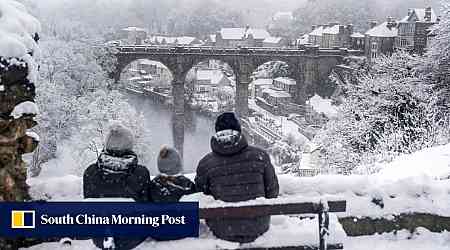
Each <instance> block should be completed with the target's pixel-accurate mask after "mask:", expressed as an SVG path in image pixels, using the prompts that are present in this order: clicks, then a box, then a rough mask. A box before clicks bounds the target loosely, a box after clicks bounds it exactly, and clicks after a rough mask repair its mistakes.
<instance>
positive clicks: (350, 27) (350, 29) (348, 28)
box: [347, 24, 353, 35]
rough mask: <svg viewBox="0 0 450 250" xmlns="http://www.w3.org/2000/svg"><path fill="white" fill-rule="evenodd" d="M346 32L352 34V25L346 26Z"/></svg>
mask: <svg viewBox="0 0 450 250" xmlns="http://www.w3.org/2000/svg"><path fill="white" fill-rule="evenodd" d="M347 32H348V34H350V35H351V34H353V24H349V25H347Z"/></svg>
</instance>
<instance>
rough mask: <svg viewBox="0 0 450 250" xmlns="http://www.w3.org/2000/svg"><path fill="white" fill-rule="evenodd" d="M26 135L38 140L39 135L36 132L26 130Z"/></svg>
mask: <svg viewBox="0 0 450 250" xmlns="http://www.w3.org/2000/svg"><path fill="white" fill-rule="evenodd" d="M26 135H28V136H29V137H31V138H33V139H34V140H35V141H40V140H41V139H40V137H39V135H38V134H36V133H35V132H31V131H27V132H26Z"/></svg>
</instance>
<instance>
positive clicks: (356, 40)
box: [350, 32, 365, 51]
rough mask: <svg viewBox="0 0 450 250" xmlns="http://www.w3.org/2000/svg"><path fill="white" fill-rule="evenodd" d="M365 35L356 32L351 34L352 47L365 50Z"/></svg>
mask: <svg viewBox="0 0 450 250" xmlns="http://www.w3.org/2000/svg"><path fill="white" fill-rule="evenodd" d="M364 43H365V37H364V35H363V34H361V33H359V32H356V33H353V34H352V35H351V36H350V49H354V50H361V51H364Z"/></svg>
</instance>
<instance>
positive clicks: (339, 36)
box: [320, 23, 353, 48]
mask: <svg viewBox="0 0 450 250" xmlns="http://www.w3.org/2000/svg"><path fill="white" fill-rule="evenodd" d="M352 34H353V25H351V24H350V25H347V26H344V25H340V24H337V23H330V24H329V25H328V27H326V28H324V29H323V31H322V42H321V46H320V47H322V48H334V47H338V48H349V47H350V36H351V35H352Z"/></svg>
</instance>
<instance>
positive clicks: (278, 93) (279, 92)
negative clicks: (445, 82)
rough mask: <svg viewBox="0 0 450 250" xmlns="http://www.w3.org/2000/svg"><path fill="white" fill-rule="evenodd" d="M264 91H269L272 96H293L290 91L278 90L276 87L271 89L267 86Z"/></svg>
mask: <svg viewBox="0 0 450 250" xmlns="http://www.w3.org/2000/svg"><path fill="white" fill-rule="evenodd" d="M262 92H263V93H267V94H268V95H270V96H272V97H278V98H291V97H292V96H291V94H289V93H288V92H285V91H282V90H276V89H270V88H266V89H264V90H263V91H262Z"/></svg>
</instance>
